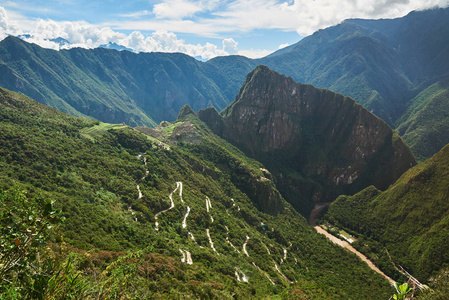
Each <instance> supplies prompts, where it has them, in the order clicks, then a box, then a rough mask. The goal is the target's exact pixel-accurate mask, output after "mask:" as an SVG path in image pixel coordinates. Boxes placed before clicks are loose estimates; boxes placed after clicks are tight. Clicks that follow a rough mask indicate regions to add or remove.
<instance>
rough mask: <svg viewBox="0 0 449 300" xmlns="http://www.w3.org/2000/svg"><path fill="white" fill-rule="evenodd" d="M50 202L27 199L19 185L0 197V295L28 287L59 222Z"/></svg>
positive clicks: (58, 214)
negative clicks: (12, 289) (10, 290)
mask: <svg viewBox="0 0 449 300" xmlns="http://www.w3.org/2000/svg"><path fill="white" fill-rule="evenodd" d="M53 203H54V201H52V200H50V199H44V198H43V197H41V196H36V197H32V198H29V197H27V195H26V192H25V191H23V190H22V189H21V188H20V187H19V186H14V187H12V188H10V189H9V190H6V191H2V192H1V194H0V293H2V291H3V290H4V289H8V288H10V286H9V285H10V284H13V285H14V286H18V287H24V286H29V284H30V283H31V278H32V276H33V275H34V274H36V272H38V270H39V253H40V251H41V250H42V247H43V246H44V245H45V243H46V240H47V237H48V235H49V233H50V230H51V229H52V228H53V226H55V225H56V224H58V223H60V222H62V221H63V217H60V212H59V211H57V210H55V209H54V208H53Z"/></svg>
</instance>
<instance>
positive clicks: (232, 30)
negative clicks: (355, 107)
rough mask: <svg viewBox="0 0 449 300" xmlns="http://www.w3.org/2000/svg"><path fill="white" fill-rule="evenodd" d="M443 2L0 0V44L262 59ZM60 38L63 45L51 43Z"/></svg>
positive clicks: (443, 0)
mask: <svg viewBox="0 0 449 300" xmlns="http://www.w3.org/2000/svg"><path fill="white" fill-rule="evenodd" d="M448 5H449V0H288V1H285V0H230V1H224V0H209V1H206V0H102V1H100V0H58V1H57V0H13V1H12V0H0V40H3V39H4V38H5V37H6V36H8V35H14V36H19V35H22V36H23V35H26V38H24V39H25V40H26V41H28V42H33V43H36V44H38V45H40V46H42V47H46V48H51V49H55V50H60V49H67V48H73V47H83V48H96V47H98V46H100V45H105V44H108V43H116V44H119V45H122V46H124V47H126V48H129V49H131V50H132V51H134V52H181V53H185V54H188V55H190V56H193V57H196V58H198V59H202V60H208V59H211V58H213V57H216V56H224V55H233V54H238V55H243V56H247V57H251V58H258V57H263V56H266V55H268V54H270V53H272V52H274V51H276V50H278V49H281V48H283V47H286V46H289V45H292V44H294V43H296V42H298V41H300V40H301V39H302V38H304V37H305V36H308V35H310V34H312V33H313V32H315V31H317V30H319V29H324V28H326V27H329V26H333V25H337V24H339V23H340V22H342V21H343V20H345V19H349V18H364V19H380V18H397V17H402V16H404V15H406V14H408V13H409V12H410V11H413V10H423V9H430V8H435V7H447V6H448ZM58 37H61V38H64V39H66V40H68V41H69V42H70V44H66V45H60V44H58V43H56V42H53V41H51V39H55V38H58Z"/></svg>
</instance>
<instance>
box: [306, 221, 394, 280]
mask: <svg viewBox="0 0 449 300" xmlns="http://www.w3.org/2000/svg"><path fill="white" fill-rule="evenodd" d="M314 228H315V229H316V231H317V232H318V233H320V234H322V235H324V236H326V237H327V238H328V239H329V240H331V241H332V242H333V243H334V244H337V245H339V246H340V247H343V248H346V249H348V250H349V251H351V252H352V253H354V254H355V255H357V256H358V257H360V259H361V260H363V261H364V262H365V263H366V264H367V265H368V267H370V268H371V269H372V270H373V271H375V272H377V273H379V274H380V275H382V276H383V277H385V279H387V280H388V281H389V282H390V283H391V285H393V286H394V280H393V279H391V278H390V277H388V276H387V275H385V273H384V272H382V271H381V270H379V268H378V267H376V266H375V265H374V264H373V263H372V262H371V261H370V260H369V259H368V258H366V256H365V255H363V254H362V253H360V252H359V251H357V250H356V249H355V248H354V247H352V246H351V244H349V243H348V242H346V241H343V240H340V239H339V238H337V237H335V236H333V235H332V234H330V233H328V232H327V231H326V230H324V229H323V228H321V227H320V226H315V227H314Z"/></svg>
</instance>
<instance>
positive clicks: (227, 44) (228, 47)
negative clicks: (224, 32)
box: [221, 38, 239, 54]
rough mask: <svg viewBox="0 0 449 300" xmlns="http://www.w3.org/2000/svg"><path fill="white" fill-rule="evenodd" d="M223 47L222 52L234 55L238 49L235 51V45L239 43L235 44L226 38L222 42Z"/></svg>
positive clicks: (232, 40)
mask: <svg viewBox="0 0 449 300" xmlns="http://www.w3.org/2000/svg"><path fill="white" fill-rule="evenodd" d="M221 43H222V45H223V50H224V51H226V52H227V53H229V54H236V53H237V51H238V49H237V45H238V44H239V43H237V42H236V41H234V39H232V38H227V39H224V40H223V41H222V42H221Z"/></svg>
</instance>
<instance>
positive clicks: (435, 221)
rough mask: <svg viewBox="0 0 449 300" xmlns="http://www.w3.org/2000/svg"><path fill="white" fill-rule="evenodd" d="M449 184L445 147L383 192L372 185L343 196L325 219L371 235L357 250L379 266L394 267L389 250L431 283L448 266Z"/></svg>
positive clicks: (413, 273) (396, 260)
mask: <svg viewBox="0 0 449 300" xmlns="http://www.w3.org/2000/svg"><path fill="white" fill-rule="evenodd" d="M448 180H449V146H445V147H444V148H443V149H442V150H441V151H440V152H438V153H437V154H436V155H434V156H433V157H432V158H430V159H428V160H427V161H425V162H424V163H422V164H420V165H417V166H415V167H413V168H412V169H410V170H408V171H407V172H405V173H404V174H403V175H402V176H401V177H400V178H399V179H398V180H397V181H396V183H395V184H393V185H392V186H391V187H390V188H388V189H387V190H386V191H384V192H382V191H379V190H378V189H376V188H375V187H368V188H367V189H365V190H363V191H361V192H360V193H358V194H356V195H354V196H340V197H339V198H338V199H337V200H336V201H335V202H334V203H332V204H331V206H330V208H329V211H328V214H327V216H326V218H327V219H329V220H331V221H332V222H337V224H339V225H341V226H344V227H347V228H350V229H352V230H354V231H355V232H358V233H361V234H363V235H364V236H365V237H367V238H368V240H369V241H371V242H367V241H361V242H360V243H359V244H358V246H359V248H360V249H361V251H365V252H372V253H371V254H370V255H371V257H373V258H374V257H375V258H376V259H378V260H379V262H377V263H376V264H377V265H383V266H385V267H390V268H391V264H390V262H389V261H388V257H387V254H386V251H385V249H387V250H388V251H389V253H390V254H391V256H392V258H393V260H394V261H395V262H396V263H397V264H399V265H401V266H403V267H404V268H405V269H406V270H407V271H408V272H410V273H411V274H412V275H413V276H415V277H417V278H418V279H420V280H423V281H427V280H428V278H429V277H430V275H432V274H434V273H436V272H437V271H439V270H440V269H441V268H442V267H445V266H447V265H448V263H449V252H448V248H447V239H448V232H449V231H448V224H449V222H448V221H449V202H448V199H449V189H448V185H447V182H448ZM364 244H365V246H364ZM368 244H369V247H368V246H367V245H368ZM382 260H384V261H383V262H380V261H382Z"/></svg>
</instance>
